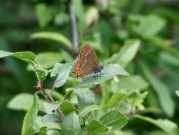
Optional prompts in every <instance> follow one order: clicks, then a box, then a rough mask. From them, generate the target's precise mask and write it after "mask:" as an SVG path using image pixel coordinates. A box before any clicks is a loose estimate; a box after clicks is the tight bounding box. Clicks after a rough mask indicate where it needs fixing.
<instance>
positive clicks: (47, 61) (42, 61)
mask: <svg viewBox="0 0 179 135" xmlns="http://www.w3.org/2000/svg"><path fill="white" fill-rule="evenodd" d="M63 59H64V58H63V57H62V55H61V54H60V53H59V52H58V53H54V52H46V53H40V54H38V55H37V57H36V59H35V60H36V62H37V63H38V64H39V65H40V66H41V67H42V68H44V69H48V68H50V67H52V66H53V65H54V64H55V63H57V62H61V61H62V60H63Z"/></svg>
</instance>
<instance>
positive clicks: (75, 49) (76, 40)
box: [68, 0, 79, 55]
mask: <svg viewBox="0 0 179 135" xmlns="http://www.w3.org/2000/svg"><path fill="white" fill-rule="evenodd" d="M68 8H69V16H70V22H71V29H72V40H73V53H74V55H77V54H78V50H79V36H78V28H77V22H76V15H75V12H74V10H73V6H72V3H71V0H69V1H68Z"/></svg>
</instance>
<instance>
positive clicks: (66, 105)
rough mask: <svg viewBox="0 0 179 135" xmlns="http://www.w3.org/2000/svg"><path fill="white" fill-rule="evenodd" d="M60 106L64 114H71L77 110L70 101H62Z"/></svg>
mask: <svg viewBox="0 0 179 135" xmlns="http://www.w3.org/2000/svg"><path fill="white" fill-rule="evenodd" d="M60 108H61V110H62V111H63V113H64V114H69V113H71V112H73V111H74V110H75V107H74V106H73V104H72V103H70V102H68V101H63V102H62V103H60Z"/></svg>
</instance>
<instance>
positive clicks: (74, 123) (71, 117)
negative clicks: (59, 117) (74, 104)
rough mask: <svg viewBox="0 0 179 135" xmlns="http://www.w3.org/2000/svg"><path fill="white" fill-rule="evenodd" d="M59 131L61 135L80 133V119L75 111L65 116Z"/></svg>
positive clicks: (78, 134)
mask: <svg viewBox="0 0 179 135" xmlns="http://www.w3.org/2000/svg"><path fill="white" fill-rule="evenodd" d="M61 131H62V135H81V134H80V132H81V127H80V121H79V118H78V116H77V115H76V113H75V112H71V113H70V114H68V115H67V116H65V118H64V119H63V122H62V125H61Z"/></svg>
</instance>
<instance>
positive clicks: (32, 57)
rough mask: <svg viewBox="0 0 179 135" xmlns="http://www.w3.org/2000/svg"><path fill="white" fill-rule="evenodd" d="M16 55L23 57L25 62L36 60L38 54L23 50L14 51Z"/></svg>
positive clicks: (19, 57)
mask: <svg viewBox="0 0 179 135" xmlns="http://www.w3.org/2000/svg"><path fill="white" fill-rule="evenodd" d="M12 56H14V57H16V58H18V59H21V60H23V61H25V62H35V57H36V55H35V54H34V53H33V52H29V51H23V52H15V53H13V55H12Z"/></svg>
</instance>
